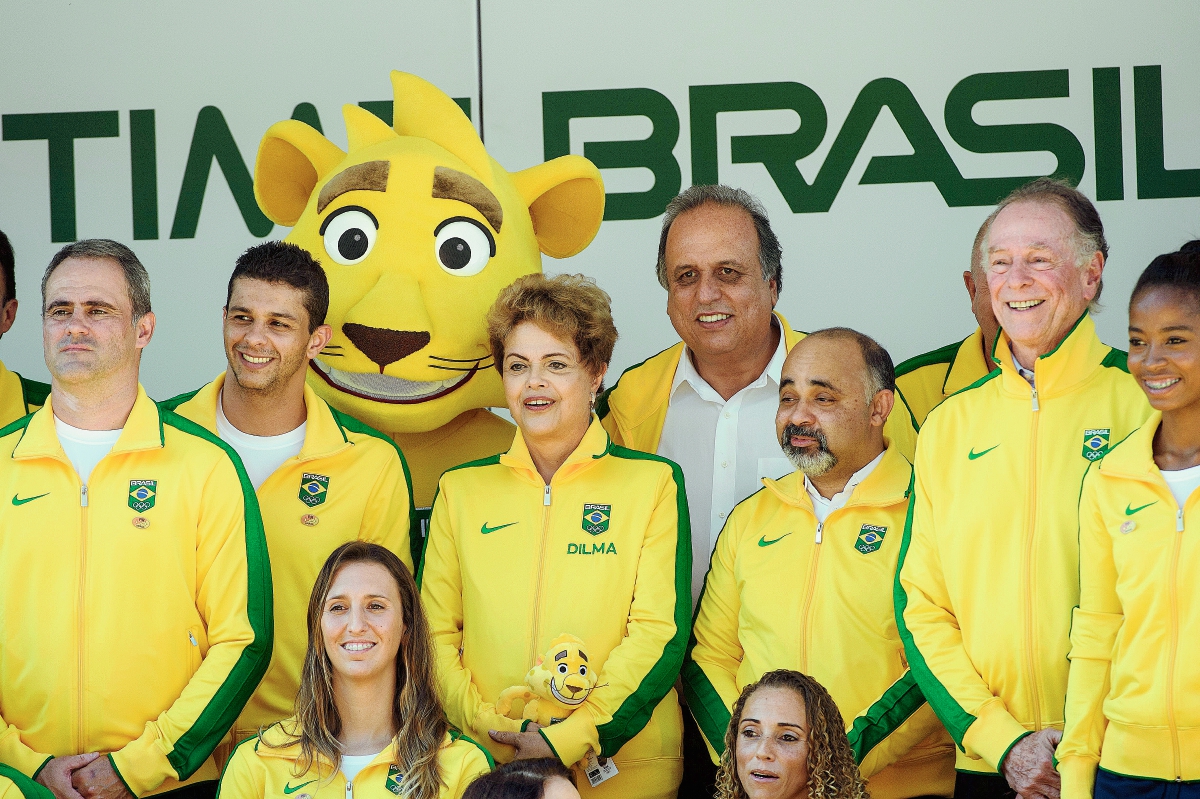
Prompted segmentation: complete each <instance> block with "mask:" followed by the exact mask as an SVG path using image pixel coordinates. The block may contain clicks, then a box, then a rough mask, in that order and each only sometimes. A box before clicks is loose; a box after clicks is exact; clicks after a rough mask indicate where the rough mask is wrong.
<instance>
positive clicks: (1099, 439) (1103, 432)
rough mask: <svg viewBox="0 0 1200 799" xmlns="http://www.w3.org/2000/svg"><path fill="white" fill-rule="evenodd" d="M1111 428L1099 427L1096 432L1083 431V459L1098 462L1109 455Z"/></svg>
mask: <svg viewBox="0 0 1200 799" xmlns="http://www.w3.org/2000/svg"><path fill="white" fill-rule="evenodd" d="M1109 432H1110V431H1109V428H1107V427H1098V428H1096V429H1095V430H1084V431H1083V457H1085V458H1087V459H1088V460H1089V461H1098V460H1100V459H1101V458H1103V457H1104V456H1105V455H1107V454H1108V435H1109Z"/></svg>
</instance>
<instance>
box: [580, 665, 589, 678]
mask: <svg viewBox="0 0 1200 799" xmlns="http://www.w3.org/2000/svg"><path fill="white" fill-rule="evenodd" d="M579 674H580V676H583V677H586V676H587V666H580V667H579Z"/></svg>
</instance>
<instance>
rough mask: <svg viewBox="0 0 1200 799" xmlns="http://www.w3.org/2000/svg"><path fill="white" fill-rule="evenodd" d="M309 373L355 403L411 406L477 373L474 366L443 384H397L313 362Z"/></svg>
mask: <svg viewBox="0 0 1200 799" xmlns="http://www.w3.org/2000/svg"><path fill="white" fill-rule="evenodd" d="M312 366H313V370H314V371H315V372H316V373H317V374H319V375H320V376H321V378H322V379H323V380H324V381H325V382H326V383H328V384H329V385H331V386H333V387H334V388H336V389H337V390H338V391H341V392H342V393H344V394H349V395H350V396H352V397H358V398H359V399H365V400H371V401H372V402H385V403H388V404H391V405H412V404H415V403H418V402H429V401H430V400H435V399H438V398H439V397H444V396H446V395H447V394H449V393H450V392H452V391H454V390H455V389H458V388H461V387H462V386H464V385H466V384H467V382H468V381H469V380H470V379H471V378H472V377H474V376H475V373H476V372H478V371H479V364H476V365H475V366H474V367H472V368H471V370H470V371H469V372H467V373H466V374H463V375H460V376H458V377H451V378H449V379H446V380H432V381H424V380H401V379H400V378H398V377H390V376H388V375H379V374H364V373H362V372H345V371H342V370H341V369H335V368H334V367H332V366H329V365H327V364H324V363H321V359H320V358H313V360H312Z"/></svg>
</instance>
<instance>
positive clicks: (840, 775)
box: [716, 669, 869, 799]
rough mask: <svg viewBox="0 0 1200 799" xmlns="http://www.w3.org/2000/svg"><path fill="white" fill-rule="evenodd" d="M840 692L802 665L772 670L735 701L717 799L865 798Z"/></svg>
mask: <svg viewBox="0 0 1200 799" xmlns="http://www.w3.org/2000/svg"><path fill="white" fill-rule="evenodd" d="M868 796H869V794H868V793H867V788H866V784H865V783H864V782H863V780H862V777H860V776H859V773H858V765H857V764H856V763H855V762H854V752H853V750H851V748H850V741H849V740H848V739H847V738H846V726H845V724H844V723H843V722H842V714H841V713H840V712H838V708H837V705H836V704H835V703H834V701H833V697H831V696H830V695H829V692H828V691H826V690H825V689H824V688H823V687H822V686H821V684H820V683H818V682H817V681H816V680H814V679H813V678H812V677H809V676H807V675H804V674H801V673H800V672H798V671H789V670H787V669H777V670H776V671H768V672H767V673H766V674H764V675H763V676H762V678H761V679H760V680H759V681H758V682H756V683H751V684H750V685H747V686H746V688H745V690H743V691H742V695H741V696H740V697H738V700H737V702H736V703H734V706H733V716H732V718H730V720H729V727H728V729H727V730H726V731H725V751H724V753H723V754H722V755H721V766H720V768H719V769H718V770H717V796H716V799H866V797H868Z"/></svg>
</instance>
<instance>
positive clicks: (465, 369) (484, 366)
mask: <svg viewBox="0 0 1200 799" xmlns="http://www.w3.org/2000/svg"><path fill="white" fill-rule="evenodd" d="M493 363H494V361H488V362H486V363H476V364H474V365H473V366H468V367H463V366H439V365H437V364H436V363H431V364H429V368H430V369H441V370H443V371H446V372H477V371H479V370H480V369H489V368H491V366H492V364H493Z"/></svg>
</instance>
